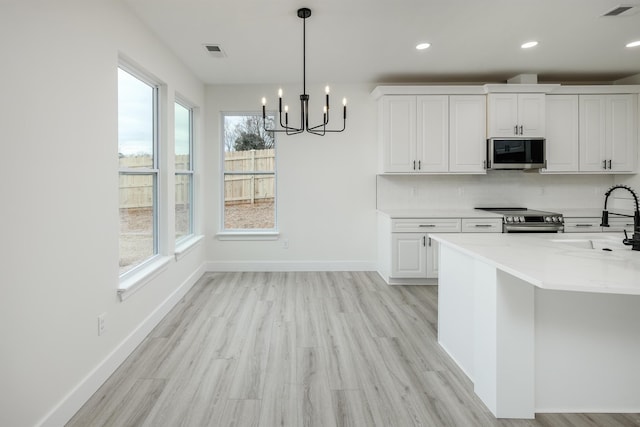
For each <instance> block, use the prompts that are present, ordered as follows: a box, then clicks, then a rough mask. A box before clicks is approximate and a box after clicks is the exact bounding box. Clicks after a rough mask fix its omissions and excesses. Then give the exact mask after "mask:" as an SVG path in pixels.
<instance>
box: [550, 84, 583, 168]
mask: <svg viewBox="0 0 640 427" xmlns="http://www.w3.org/2000/svg"><path fill="white" fill-rule="evenodd" d="M545 109H546V116H547V117H546V139H547V141H546V150H547V167H546V168H545V170H544V171H545V172H578V170H579V126H578V117H579V115H578V95H547V97H546V108H545Z"/></svg>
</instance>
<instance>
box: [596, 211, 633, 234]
mask: <svg viewBox="0 0 640 427" xmlns="http://www.w3.org/2000/svg"><path fill="white" fill-rule="evenodd" d="M622 230H627V232H633V218H626V217H612V215H611V214H609V227H602V231H605V232H609V231H610V232H612V233H613V232H616V231H620V232H622Z"/></svg>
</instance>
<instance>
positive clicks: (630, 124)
mask: <svg viewBox="0 0 640 427" xmlns="http://www.w3.org/2000/svg"><path fill="white" fill-rule="evenodd" d="M605 103H606V120H605V127H606V130H605V133H606V138H605V140H606V141H607V147H606V159H607V162H609V160H610V161H611V164H610V168H609V169H610V170H612V171H618V172H623V171H629V172H631V171H633V170H634V169H635V158H636V149H635V144H636V143H637V134H636V129H637V128H636V126H637V121H636V103H635V98H634V95H608V96H607V97H606V98H605Z"/></svg>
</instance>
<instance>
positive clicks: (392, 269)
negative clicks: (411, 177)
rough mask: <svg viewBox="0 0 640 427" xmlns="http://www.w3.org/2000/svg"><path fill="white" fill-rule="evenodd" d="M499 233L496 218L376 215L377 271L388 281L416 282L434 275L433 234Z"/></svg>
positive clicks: (435, 252) (436, 248) (435, 251)
mask: <svg viewBox="0 0 640 427" xmlns="http://www.w3.org/2000/svg"><path fill="white" fill-rule="evenodd" d="M460 232H463V233H464V232H466V233H500V232H502V220H501V219H499V218H495V219H493V218H491V219H483V218H390V217H388V216H386V215H384V214H379V220H378V237H379V242H378V243H379V244H378V252H379V253H378V258H379V261H378V264H379V265H378V271H379V273H380V275H381V276H382V277H383V278H384V279H385V280H386V281H387V283H389V284H419V283H426V282H427V280H426V279H437V278H438V264H439V253H440V251H439V245H438V243H437V242H436V241H435V240H433V239H431V237H430V236H431V234H434V233H460Z"/></svg>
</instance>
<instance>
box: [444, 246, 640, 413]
mask: <svg viewBox="0 0 640 427" xmlns="http://www.w3.org/2000/svg"><path fill="white" fill-rule="evenodd" d="M432 238H433V239H434V240H436V241H437V242H439V243H440V267H439V274H440V276H439V280H438V285H439V289H438V342H439V343H440V345H441V346H442V347H443V348H444V349H445V350H446V351H447V352H448V353H449V355H450V356H451V357H452V358H453V359H454V360H455V361H456V363H457V364H458V365H459V366H460V367H461V368H462V370H463V371H464V372H465V373H466V374H467V375H468V376H469V378H470V379H471V380H472V381H473V383H474V391H475V392H476V394H477V395H478V396H479V397H480V398H481V399H482V400H483V402H484V403H485V404H486V405H487V407H488V408H489V409H490V410H491V412H492V413H493V414H494V415H495V416H496V417H498V418H534V416H535V413H536V412H640V252H637V251H631V250H630V248H629V247H625V246H623V245H622V244H621V240H622V235H621V234H617V233H616V234H611V233H585V234H546V233H545V234H485V235H476V234H438V235H433V236H432Z"/></svg>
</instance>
